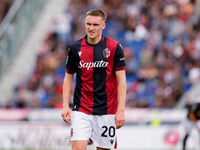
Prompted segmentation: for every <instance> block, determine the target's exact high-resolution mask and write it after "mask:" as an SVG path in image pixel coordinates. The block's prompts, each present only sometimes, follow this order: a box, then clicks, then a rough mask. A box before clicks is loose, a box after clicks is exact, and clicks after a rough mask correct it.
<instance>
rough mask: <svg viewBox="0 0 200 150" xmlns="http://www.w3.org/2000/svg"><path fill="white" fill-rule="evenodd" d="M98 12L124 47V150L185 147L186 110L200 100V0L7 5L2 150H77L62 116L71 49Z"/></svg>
mask: <svg viewBox="0 0 200 150" xmlns="http://www.w3.org/2000/svg"><path fill="white" fill-rule="evenodd" d="M92 8H101V9H102V10H104V11H105V13H106V14H107V21H106V24H107V25H106V29H105V30H104V31H103V34H104V35H106V36H108V37H111V38H113V39H115V40H117V41H119V42H120V43H121V44H122V45H123V48H124V54H125V59H126V64H127V70H126V75H127V87H128V88H127V99H126V124H125V126H124V127H123V128H121V129H120V130H118V131H117V132H118V135H119V136H118V147H119V150H134V149H146V150H167V149H170V150H172V149H181V148H182V138H183V135H184V132H185V131H184V129H183V125H182V122H183V120H184V119H185V117H186V113H187V111H186V109H185V108H186V106H187V105H188V104H189V103H191V102H192V101H195V100H196V99H198V97H200V92H199V90H200V61H199V60H200V9H199V8H200V0H123V1H122V0H0V149H70V143H69V130H70V126H69V125H68V124H65V123H64V122H63V121H62V119H61V116H60V114H61V110H62V81H63V78H64V74H65V61H66V56H67V48H68V46H69V44H70V43H71V42H72V41H75V40H77V39H79V38H81V37H82V36H84V35H85V28H84V17H85V13H86V11H88V10H89V9H92ZM71 104H72V98H71ZM197 133H198V132H196V131H195V130H194V131H193V133H192V136H191V137H190V139H189V143H188V145H187V147H188V148H189V149H195V146H194V139H197V138H199V135H198V134H197ZM88 149H94V147H93V146H89V147H88Z"/></svg>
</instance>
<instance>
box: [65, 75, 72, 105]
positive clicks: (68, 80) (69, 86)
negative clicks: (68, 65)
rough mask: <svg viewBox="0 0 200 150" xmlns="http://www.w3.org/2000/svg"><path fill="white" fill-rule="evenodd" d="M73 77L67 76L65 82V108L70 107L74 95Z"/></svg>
mask: <svg viewBox="0 0 200 150" xmlns="http://www.w3.org/2000/svg"><path fill="white" fill-rule="evenodd" d="M72 85H73V76H72V77H70V76H69V75H66V76H65V78H64V82H63V107H66V106H67V107H69V99H70V96H71V93H72Z"/></svg>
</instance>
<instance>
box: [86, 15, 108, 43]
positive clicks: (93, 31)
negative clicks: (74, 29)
mask: <svg viewBox="0 0 200 150" xmlns="http://www.w3.org/2000/svg"><path fill="white" fill-rule="evenodd" d="M105 26H106V24H105V22H104V21H103V19H102V18H101V17H100V16H87V17H86V21H85V27H86V34H87V37H88V42H89V43H91V44H96V43H98V42H99V41H100V40H101V35H102V31H103V29H104V28H105Z"/></svg>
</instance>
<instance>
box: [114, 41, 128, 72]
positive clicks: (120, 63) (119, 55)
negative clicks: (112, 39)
mask: <svg viewBox="0 0 200 150" xmlns="http://www.w3.org/2000/svg"><path fill="white" fill-rule="evenodd" d="M114 70H115V71H119V70H126V63H125V58H124V51H123V48H122V46H121V44H119V43H118V44H117V47H116V50H115V56H114Z"/></svg>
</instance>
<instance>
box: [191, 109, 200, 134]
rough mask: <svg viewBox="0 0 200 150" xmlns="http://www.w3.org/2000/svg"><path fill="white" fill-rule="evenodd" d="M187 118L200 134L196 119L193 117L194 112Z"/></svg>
mask: <svg viewBox="0 0 200 150" xmlns="http://www.w3.org/2000/svg"><path fill="white" fill-rule="evenodd" d="M188 118H189V119H190V120H191V121H192V122H193V124H194V125H195V126H196V127H197V129H198V131H199V132H200V128H199V126H198V124H197V118H196V117H195V115H194V112H190V113H189V115H188Z"/></svg>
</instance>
